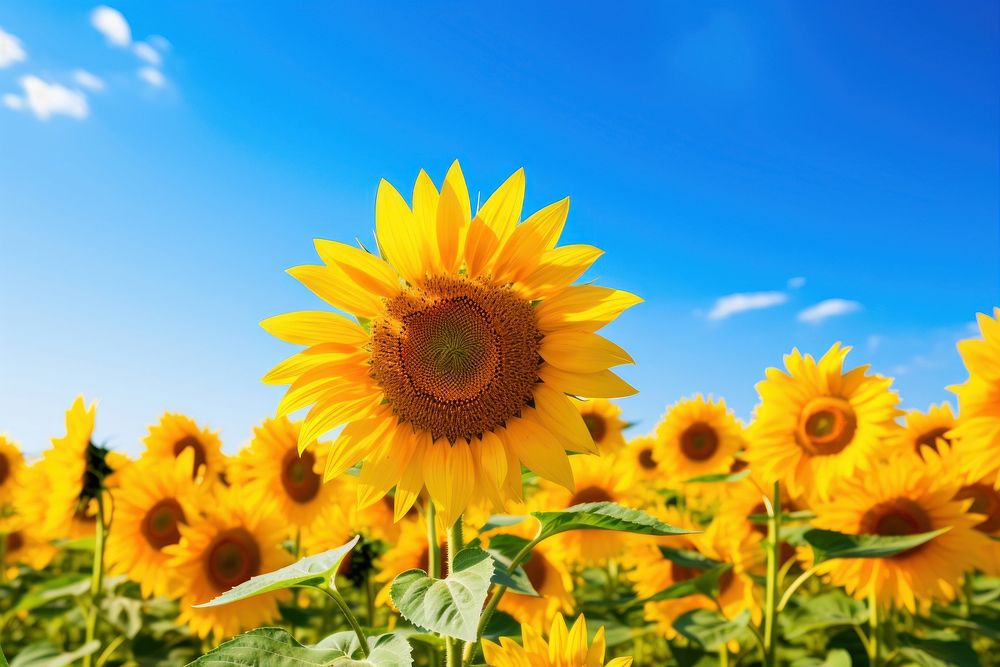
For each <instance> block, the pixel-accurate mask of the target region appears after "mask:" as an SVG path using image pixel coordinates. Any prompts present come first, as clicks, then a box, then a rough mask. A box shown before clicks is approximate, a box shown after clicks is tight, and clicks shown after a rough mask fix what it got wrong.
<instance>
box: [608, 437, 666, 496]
mask: <svg viewBox="0 0 1000 667" xmlns="http://www.w3.org/2000/svg"><path fill="white" fill-rule="evenodd" d="M618 462H619V465H620V467H621V471H622V473H623V474H625V475H628V476H629V477H631V478H632V479H634V480H636V481H638V482H640V483H642V484H653V483H657V484H656V486H658V485H659V483H660V482H662V481H663V480H664V478H665V477H666V474H665V473H664V471H662V470H661V469H660V461H659V459H658V458H656V438H654V437H653V436H651V435H640V436H639V437H637V438H633V439H632V440H630V441H629V443H628V444H627V445H625V448H624V449H623V450H622V451H621V452H619V453H618Z"/></svg>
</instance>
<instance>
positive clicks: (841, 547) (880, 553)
mask: <svg viewBox="0 0 1000 667" xmlns="http://www.w3.org/2000/svg"><path fill="white" fill-rule="evenodd" d="M950 529H951V528H950V527H945V528H941V529H939V530H932V531H930V532H929V533H919V534H917V535H848V534H846V533H838V532H836V531H833V530H823V529H820V528H813V529H812V530H809V531H807V532H806V533H805V534H804V535H803V538H804V539H805V541H806V542H807V543H808V544H809V546H811V547H812V550H813V563H814V564H816V565H818V564H819V563H822V562H824V561H828V560H832V559H834V558H888V557H890V556H895V555H897V554H901V553H903V552H904V551H908V550H910V549H913V548H914V547H918V546H920V545H921V544H925V543H927V542H930V541H931V540H933V539H934V538H935V537H937V536H938V535H941V534H942V533H945V532H947V531H948V530H950Z"/></svg>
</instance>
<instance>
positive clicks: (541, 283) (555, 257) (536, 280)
mask: <svg viewBox="0 0 1000 667" xmlns="http://www.w3.org/2000/svg"><path fill="white" fill-rule="evenodd" d="M603 252H604V251H602V250H601V249H600V248H595V247H594V246H589V245H564V246H561V247H559V248H554V249H552V250H549V251H546V253H545V254H544V255H543V256H542V261H541V263H540V264H539V265H538V268H537V269H535V270H534V271H532V272H531V275H529V276H528V277H526V278H524V280H523V283H524V285H525V288H526V289H527V290H528V292H529V293H530V294H533V295H538V296H542V295H545V294H546V293H550V292H554V291H558V290H561V289H564V288H566V287H568V286H569V285H570V283H572V282H573V281H574V280H576V279H577V278H579V277H580V276H582V275H583V274H584V273H585V272H586V271H587V269H589V268H590V266H591V264H593V263H594V262H596V261H597V258H598V257H600V256H601V255H602V254H603Z"/></svg>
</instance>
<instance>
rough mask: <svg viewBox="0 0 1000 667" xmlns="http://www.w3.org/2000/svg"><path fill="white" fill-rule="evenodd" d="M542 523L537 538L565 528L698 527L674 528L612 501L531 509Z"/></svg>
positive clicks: (657, 530)
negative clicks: (547, 510)
mask: <svg viewBox="0 0 1000 667" xmlns="http://www.w3.org/2000/svg"><path fill="white" fill-rule="evenodd" d="M531 514H532V516H534V517H535V518H536V519H538V521H539V522H540V523H541V524H542V526H541V531H540V532H539V534H538V539H539V541H541V540H544V539H547V538H549V537H552V536H553V535H557V534H559V533H564V532H566V531H568V530H615V531H619V532H624V533H638V534H640V535H658V536H664V535H688V534H691V533H694V532H697V531H693V530H685V529H684V528H676V527H674V526H671V525H669V524H666V523H664V522H662V521H660V520H659V519H657V518H656V517H654V516H651V515H649V514H646V513H645V512H643V511H641V510H634V509H630V508H627V507H622V506H621V505H617V504H615V503H610V502H601V503H581V504H580V505H574V506H573V507H570V508H569V509H565V510H562V511H561V512H532V513H531Z"/></svg>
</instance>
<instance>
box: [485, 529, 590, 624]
mask: <svg viewBox="0 0 1000 667" xmlns="http://www.w3.org/2000/svg"><path fill="white" fill-rule="evenodd" d="M536 530H537V524H535V523H534V522H533V521H522V522H521V523H517V524H514V525H513V526H509V527H506V528H503V529H500V530H497V531H491V532H489V533H485V534H481V535H480V538H481V539H482V540H483V541H484V542H486V543H488V542H489V540H490V539H492V538H493V537H495V536H497V535H514V536H517V537H521V538H524V539H526V540H530V539H532V538H534V537H535V533H536ZM560 556H561V555H560V553H559V549H558V547H557V546H556V545H554V544H553V543H552V542H551V541H548V540H546V541H544V542H541V543H539V544H538V545H537V546H535V548H534V549H533V550H532V551H531V557H530V558H529V559H528V560H527V562H525V563H524V573H525V574H526V575H527V576H528V581H530V582H531V586H532V587H533V588H534V589H535V592H537V593H538V597H534V596H531V595H522V594H520V593H515V592H514V591H512V590H509V591H507V593H506V595H504V596H503V598H502V599H501V600H500V604H499V606H498V607H497V608H498V609H499V610H500V611H503V612H506V613H508V614H510V615H511V616H512V617H514V620H516V621H517V622H518V623H524V624H526V625H530V626H532V627H536V628H540V627H545V626H547V625H549V624H550V623H551V622H552V619H553V618H554V617H555V616H557V615H559V614H566V613H569V612H571V611H573V607H574V602H573V595H572V591H573V575H572V573H571V572H570V571H569V569H568V568H567V567H566V564H565V563H564V562H563V560H562V558H561V557H560Z"/></svg>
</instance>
